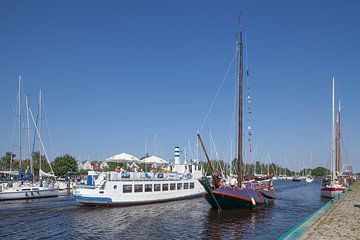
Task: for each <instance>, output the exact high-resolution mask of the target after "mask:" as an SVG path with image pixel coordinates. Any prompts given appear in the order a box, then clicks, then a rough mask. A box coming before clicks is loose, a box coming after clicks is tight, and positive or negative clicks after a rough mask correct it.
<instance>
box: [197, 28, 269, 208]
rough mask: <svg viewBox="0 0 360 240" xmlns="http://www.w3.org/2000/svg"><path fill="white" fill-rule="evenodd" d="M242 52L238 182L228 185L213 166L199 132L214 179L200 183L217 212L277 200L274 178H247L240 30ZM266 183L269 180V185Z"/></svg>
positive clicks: (240, 65)
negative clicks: (244, 172)
mask: <svg viewBox="0 0 360 240" xmlns="http://www.w3.org/2000/svg"><path fill="white" fill-rule="evenodd" d="M237 49H238V50H239V55H238V56H239V78H238V81H239V85H238V86H239V89H238V91H239V95H238V97H239V104H238V106H239V109H238V132H237V136H238V141H237V142H238V148H237V149H238V153H237V159H236V163H237V164H236V165H237V179H233V181H232V182H233V184H230V185H228V184H226V177H225V176H223V175H222V174H221V172H220V171H218V170H217V169H215V168H214V166H213V165H212V163H211V161H210V159H209V157H208V155H207V152H206V149H205V146H204V144H203V141H202V139H201V137H200V134H199V133H198V134H197V136H198V139H199V141H200V143H201V146H202V148H203V150H204V153H205V156H206V159H207V161H208V164H209V166H210V169H211V176H210V178H209V177H207V176H203V177H202V178H201V179H199V181H200V183H201V184H202V185H203V186H204V188H205V190H206V194H205V199H206V200H207V201H208V203H209V204H210V205H211V206H212V208H214V209H218V210H221V209H238V208H256V207H260V206H267V205H268V204H270V203H272V202H273V201H274V199H275V190H274V188H273V181H272V177H267V178H264V179H261V180H256V179H255V178H248V179H245V177H244V176H243V173H242V172H243V170H242V165H243V160H242V143H243V131H242V129H243V125H242V120H243V101H242V100H243V89H242V88H243V40H242V31H240V39H239V42H237ZM265 180H269V182H266V181H265Z"/></svg>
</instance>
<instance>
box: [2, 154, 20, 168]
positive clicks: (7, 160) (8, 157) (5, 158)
mask: <svg viewBox="0 0 360 240" xmlns="http://www.w3.org/2000/svg"><path fill="white" fill-rule="evenodd" d="M11 155H12V159H14V158H15V156H16V155H15V154H13V153H11V152H6V153H5V155H4V156H3V157H1V159H0V162H1V169H3V170H9V169H10V161H11ZM13 168H14V162H13Z"/></svg>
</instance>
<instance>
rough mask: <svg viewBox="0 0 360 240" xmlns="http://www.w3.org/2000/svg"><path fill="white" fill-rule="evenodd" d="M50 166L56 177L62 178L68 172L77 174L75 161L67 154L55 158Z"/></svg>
mask: <svg viewBox="0 0 360 240" xmlns="http://www.w3.org/2000/svg"><path fill="white" fill-rule="evenodd" d="M51 166H52V168H53V170H54V173H55V175H56V176H64V175H66V174H67V173H68V172H77V170H78V166H77V162H76V159H75V158H74V157H72V156H70V155H69V154H65V155H64V156H61V157H57V158H55V160H54V161H53V162H52V163H51Z"/></svg>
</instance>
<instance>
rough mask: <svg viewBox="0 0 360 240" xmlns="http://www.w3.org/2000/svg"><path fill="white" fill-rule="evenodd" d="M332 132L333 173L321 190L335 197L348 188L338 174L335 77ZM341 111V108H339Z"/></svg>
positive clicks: (324, 182) (322, 193) (338, 154)
mask: <svg viewBox="0 0 360 240" xmlns="http://www.w3.org/2000/svg"><path fill="white" fill-rule="evenodd" d="M331 109H332V111H331V114H332V133H331V175H330V176H327V177H326V178H325V179H324V180H323V182H322V185H321V188H320V191H321V196H322V197H327V198H333V197H335V196H337V195H338V194H339V193H341V192H343V191H344V190H346V187H345V185H344V183H343V182H342V181H341V179H340V177H339V176H338V175H339V174H338V173H339V172H338V171H337V170H339V168H340V167H339V166H340V145H338V146H337V143H336V139H337V136H338V137H340V118H339V117H340V114H339V115H338V127H339V128H338V130H337V131H339V135H338V133H337V131H336V132H335V78H333V83H332V108H331ZM339 112H340V109H339Z"/></svg>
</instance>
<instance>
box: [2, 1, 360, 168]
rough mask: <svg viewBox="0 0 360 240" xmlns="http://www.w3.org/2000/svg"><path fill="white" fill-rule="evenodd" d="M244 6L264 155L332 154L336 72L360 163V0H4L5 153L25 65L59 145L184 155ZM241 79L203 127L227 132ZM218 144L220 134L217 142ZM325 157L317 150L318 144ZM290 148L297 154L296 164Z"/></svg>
mask: <svg viewBox="0 0 360 240" xmlns="http://www.w3.org/2000/svg"><path fill="white" fill-rule="evenodd" d="M240 11H242V12H243V17H242V23H243V25H244V28H245V30H246V38H247V49H248V53H249V54H248V55H249V65H250V73H251V75H250V76H251V82H250V85H251V91H252V97H253V104H252V109H253V122H252V125H253V129H254V135H255V136H256V139H257V141H256V143H257V145H258V155H259V156H260V157H261V156H263V157H264V156H266V155H267V153H270V155H271V158H272V159H273V160H274V161H275V162H277V163H280V164H282V165H284V164H287V165H289V166H290V167H292V168H297V167H299V165H301V164H302V162H304V163H305V165H306V166H310V167H314V166H318V165H323V166H328V158H329V151H330V130H331V125H330V120H331V119H330V117H331V115H330V103H331V76H333V75H335V76H336V78H337V82H336V91H337V98H338V99H339V98H340V99H341V100H342V104H343V140H344V146H345V152H346V154H345V159H346V160H349V161H350V162H351V163H352V164H353V166H354V169H355V170H356V171H360V163H359V160H358V158H359V156H360V148H359V136H360V130H359V122H360V113H359V107H358V104H359V102H360V94H359V91H360V82H359V79H358V78H359V76H360V73H359V71H360V65H359V56H360V46H359V43H360V27H359V24H360V14H359V12H360V2H359V1H356V0H353V1H310V0H308V1H285V0H284V1H5V0H3V1H1V2H0V80H1V94H0V113H1V114H0V132H1V135H0V136H1V137H0V152H1V154H3V153H4V152H5V151H8V150H9V149H10V145H11V141H10V139H11V134H12V131H13V130H12V129H13V115H12V114H13V111H14V108H15V104H16V91H17V76H18V74H22V76H23V79H24V85H25V89H26V92H27V93H30V94H31V104H32V106H33V108H35V101H36V94H37V91H38V89H40V88H42V89H43V91H44V95H45V104H46V116H47V121H48V123H49V136H51V137H49V138H48V139H49V140H48V141H46V142H47V145H48V151H49V152H50V155H51V156H53V157H55V156H57V155H60V154H64V153H70V154H73V155H75V156H76V157H79V156H80V157H81V158H82V159H85V158H95V159H102V158H105V157H108V156H110V155H112V154H114V153H120V152H129V153H133V154H134V155H137V156H142V155H143V154H144V142H145V140H146V139H147V141H148V145H149V149H150V150H151V149H152V148H154V140H153V139H154V134H157V135H158V139H159V142H160V144H158V145H159V146H160V149H159V150H158V151H159V154H160V155H161V156H162V157H164V158H166V159H169V158H172V156H173V147H174V146H177V145H179V146H185V145H186V144H187V141H188V140H189V139H191V140H192V142H194V139H195V133H196V130H197V129H198V128H199V127H200V125H201V123H202V121H203V119H204V117H205V114H206V112H207V109H208V108H209V105H210V102H211V100H212V99H213V97H214V95H215V93H216V91H217V88H218V86H219V84H220V82H221V80H222V78H223V76H224V74H225V72H226V68H227V66H228V64H229V62H230V60H231V57H232V55H233V52H234V38H235V33H236V31H238V25H237V21H236V19H237V16H238V15H239V12H240ZM233 86H234V82H233V80H232V79H230V80H227V81H226V82H225V84H224V88H223V91H222V92H221V94H220V95H219V99H218V102H217V103H216V104H215V106H214V111H213V112H212V113H211V115H210V116H209V120H208V121H207V122H206V125H205V127H204V130H203V136H204V138H205V139H207V130H208V129H209V128H211V129H212V132H213V137H214V139H215V143H216V144H217V148H218V150H219V152H220V153H221V152H225V151H226V150H225V149H226V148H227V143H226V141H225V139H228V138H229V132H230V126H229V125H230V122H231V120H229V119H230V118H231V109H232V106H233V103H232V99H233V92H234V87H233ZM206 142H208V140H206ZM311 149H312V152H313V161H312V162H310V151H311ZM285 157H286V158H287V162H285V160H284V159H285Z"/></svg>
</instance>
